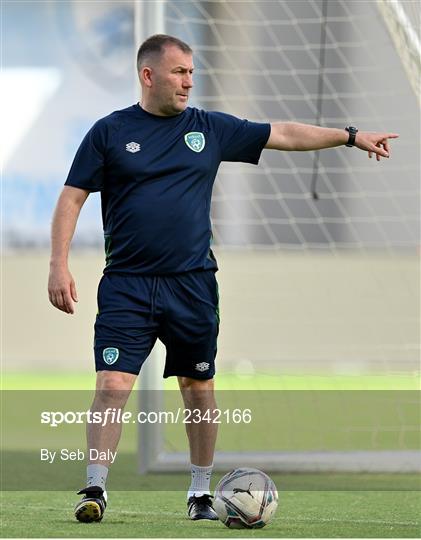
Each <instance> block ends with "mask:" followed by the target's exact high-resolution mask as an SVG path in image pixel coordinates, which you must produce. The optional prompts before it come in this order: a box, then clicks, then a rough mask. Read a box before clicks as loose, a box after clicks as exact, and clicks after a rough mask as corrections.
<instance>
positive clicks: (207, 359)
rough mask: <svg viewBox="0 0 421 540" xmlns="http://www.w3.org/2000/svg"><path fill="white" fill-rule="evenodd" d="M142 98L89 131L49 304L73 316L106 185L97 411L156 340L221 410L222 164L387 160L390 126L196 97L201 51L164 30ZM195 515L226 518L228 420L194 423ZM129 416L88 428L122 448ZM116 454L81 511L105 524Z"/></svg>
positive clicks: (56, 250) (142, 67) (55, 251)
mask: <svg viewBox="0 0 421 540" xmlns="http://www.w3.org/2000/svg"><path fill="white" fill-rule="evenodd" d="M137 66H138V72H139V79H140V84H141V87H142V98H141V102H140V103H138V104H136V105H133V106H131V107H128V108H127V109H123V110H121V111H116V112H114V113H112V114H110V115H109V116H106V117H105V118H103V119H101V120H99V121H98V122H97V123H96V124H95V125H94V126H93V127H92V129H91V130H90V131H89V132H88V134H87V135H86V137H85V138H84V140H83V142H82V144H81V146H80V148H79V150H78V152H77V154H76V156H75V159H74V162H73V165H72V167H71V170H70V172H69V176H68V178H67V181H66V185H65V187H64V189H63V191H62V193H61V195H60V198H59V200H58V203H57V207H56V210H55V215H54V219H53V224H52V255H51V263H50V277H49V285H48V290H49V298H50V301H51V303H52V304H53V305H54V306H55V307H56V308H58V309H60V310H62V311H64V312H66V313H74V302H77V294H76V287H75V282H74V280H73V278H72V276H71V274H70V272H69V269H68V265H67V258H68V252H69V246H70V242H71V239H72V236H73V233H74V230H75V226H76V222H77V219H78V216H79V212H80V210H81V208H82V206H83V204H84V202H85V201H86V199H87V197H88V195H89V193H91V192H94V191H100V192H101V200H102V217H103V225H104V236H105V250H106V266H105V269H104V275H103V277H102V279H101V282H100V285H99V289H98V315H97V318H96V323H95V345H94V349H95V363H96V371H97V386H96V394H95V399H94V402H93V405H92V410H93V411H105V410H106V409H107V408H108V407H115V408H122V407H124V405H125V403H126V400H127V398H128V396H129V394H130V391H131V389H132V387H133V384H134V382H135V380H136V377H137V375H138V374H139V371H140V369H141V366H142V364H143V362H144V361H145V359H146V358H147V356H148V355H149V353H150V351H151V349H152V347H153V345H154V343H155V341H156V339H157V338H159V339H160V340H161V341H162V342H163V343H164V345H165V347H166V350H167V357H166V365H165V371H164V377H169V376H177V377H178V382H179V386H180V390H181V393H182V396H183V400H184V404H185V407H186V408H187V409H201V410H203V411H206V410H211V411H212V410H213V409H215V407H216V404H215V399H214V394H213V388H214V387H213V376H214V373H215V367H214V360H215V356H216V339H217V334H218V324H219V318H218V293H217V284H216V280H215V272H216V270H217V264H216V260H215V258H214V256H213V253H212V251H211V249H210V241H211V226H210V217H209V215H210V201H211V192H212V186H213V182H214V180H215V176H216V173H217V170H218V166H219V164H220V162H221V161H243V162H248V163H254V164H257V163H258V161H259V157H260V154H261V152H262V150H263V149H264V148H268V149H275V150H298V151H304V150H318V149H322V148H332V147H336V146H341V145H349V146H356V147H358V148H360V149H361V150H365V151H367V152H368V156H369V157H370V158H371V157H372V155H373V154H375V155H376V157H377V160H380V158H381V157H389V155H390V148H389V142H388V140H389V139H391V138H395V137H397V135H396V134H393V133H366V132H361V131H360V132H358V130H356V128H353V127H350V128H347V129H346V130H345V129H344V130H342V129H329V128H321V127H317V126H309V125H304V124H298V123H281V122H280V123H274V124H263V123H254V122H248V121H247V120H239V119H238V118H235V117H233V116H230V115H226V114H223V113H209V112H206V111H202V110H197V109H195V108H189V107H188V106H187V103H188V99H189V95H190V92H191V89H192V87H193V81H192V76H193V70H194V67H193V60H192V50H191V48H190V47H189V46H188V45H187V44H186V43H183V42H182V41H180V40H178V39H176V38H174V37H171V36H166V35H156V36H152V37H150V38H149V39H147V40H146V41H145V42H144V43H143V44H142V45H141V47H140V48H139V51H138V57H137ZM186 427H187V436H188V440H189V446H190V458H191V473H192V479H191V485H190V488H189V491H188V494H187V505H188V514H189V516H190V518H191V519H211V520H213V519H217V517H216V514H215V512H214V510H213V508H212V502H211V496H210V491H209V486H210V476H211V472H212V464H213V455H214V448H215V441H216V434H217V424H216V423H212V422H201V423H198V424H187V425H186ZM120 433H121V425H120V424H107V425H105V426H104V427H101V426H99V425H98V424H88V426H87V441H88V448H90V449H91V448H94V449H97V450H99V452H103V451H107V450H111V451H112V452H114V451H115V449H116V448H117V444H118V441H119V438H120ZM108 466H109V461H108V460H103V461H101V460H99V459H97V460H95V459H92V460H90V462H89V464H88V467H87V486H86V488H84V489H83V490H81V491H80V492H79V493H80V494H82V495H84V498H83V499H82V501H80V503H79V504H78V505H77V506H76V509H75V515H76V518H77V519H78V520H79V521H83V522H90V521H100V520H101V519H102V517H103V514H104V510H105V507H106V491H105V483H106V479H107V474H108Z"/></svg>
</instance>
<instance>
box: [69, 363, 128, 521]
mask: <svg viewBox="0 0 421 540" xmlns="http://www.w3.org/2000/svg"><path fill="white" fill-rule="evenodd" d="M135 380H136V375H132V374H131V373H123V372H121V371H98V372H97V379H96V391H95V398H94V401H93V403H92V406H91V411H92V412H100V413H101V418H102V419H104V418H105V411H106V410H107V409H123V408H124V406H125V405H126V402H127V399H128V397H129V395H130V392H131V390H132V388H133V385H134V382H135ZM107 420H108V421H107V422H106V423H105V424H104V425H102V424H103V422H101V423H92V422H91V423H88V424H87V426H86V438H87V445H88V466H87V485H86V488H85V489H83V490H81V491H80V492H79V493H80V494H82V495H84V498H83V499H82V501H81V502H80V503H79V504H78V505H77V506H76V508H75V516H76V519H78V520H79V521H83V522H91V521H100V520H101V519H102V516H103V514H104V510H105V506H106V493H105V483H106V480H107V476H108V468H109V465H110V459H109V457H110V451H111V452H112V453H114V452H115V451H116V448H117V445H118V442H119V440H120V436H121V428H122V425H121V423H120V422H111V421H109V417H108V419H107ZM91 450H93V452H92V454H93V455H92V459H91ZM104 455H105V456H107V458H106V459H101V457H103V456H104Z"/></svg>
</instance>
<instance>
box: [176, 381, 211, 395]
mask: <svg viewBox="0 0 421 540" xmlns="http://www.w3.org/2000/svg"><path fill="white" fill-rule="evenodd" d="M178 384H179V386H180V390H181V391H182V392H183V391H190V392H200V391H209V390H210V391H213V386H214V385H213V379H206V380H200V379H191V378H190V377H178Z"/></svg>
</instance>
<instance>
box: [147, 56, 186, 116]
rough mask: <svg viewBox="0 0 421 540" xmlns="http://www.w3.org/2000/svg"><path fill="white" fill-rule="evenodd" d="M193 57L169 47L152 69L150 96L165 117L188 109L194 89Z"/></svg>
mask: <svg viewBox="0 0 421 540" xmlns="http://www.w3.org/2000/svg"><path fill="white" fill-rule="evenodd" d="M193 69H194V66H193V57H192V55H191V54H188V53H184V52H183V51H181V50H180V49H179V48H178V47H175V46H168V47H165V50H164V52H163V54H162V56H161V58H160V59H159V60H158V61H157V62H156V64H155V65H154V66H153V67H152V73H151V82H152V86H151V88H150V96H151V97H152V98H153V100H154V102H155V106H156V109H157V110H159V111H160V113H161V114H162V115H164V116H172V115H175V114H179V113H181V112H183V111H184V110H185V108H186V107H187V102H188V99H189V94H190V90H191V89H192V87H193V79H192V77H193Z"/></svg>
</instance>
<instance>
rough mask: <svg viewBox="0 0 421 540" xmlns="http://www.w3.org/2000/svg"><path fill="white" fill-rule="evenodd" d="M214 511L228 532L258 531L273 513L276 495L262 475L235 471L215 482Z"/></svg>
mask: <svg viewBox="0 0 421 540" xmlns="http://www.w3.org/2000/svg"><path fill="white" fill-rule="evenodd" d="M213 507H214V509H215V512H216V513H217V514H218V517H219V519H220V520H221V521H222V523H223V524H224V525H226V526H227V527H229V528H231V529H261V528H262V527H264V526H265V525H266V524H267V523H269V522H270V520H271V519H272V518H273V516H274V514H275V512H276V509H277V507H278V492H277V491H276V486H275V484H274V483H273V480H271V479H270V478H269V476H268V475H267V474H265V473H264V472H262V471H259V470H257V469H250V468H244V469H235V470H234V471H231V472H229V473H228V474H226V475H225V476H224V477H223V478H221V480H220V481H219V482H218V485H217V486H216V488H215V500H214V503H213Z"/></svg>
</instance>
